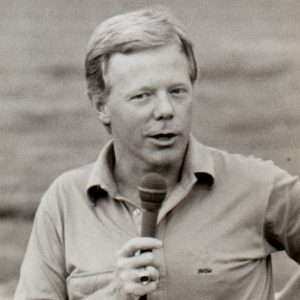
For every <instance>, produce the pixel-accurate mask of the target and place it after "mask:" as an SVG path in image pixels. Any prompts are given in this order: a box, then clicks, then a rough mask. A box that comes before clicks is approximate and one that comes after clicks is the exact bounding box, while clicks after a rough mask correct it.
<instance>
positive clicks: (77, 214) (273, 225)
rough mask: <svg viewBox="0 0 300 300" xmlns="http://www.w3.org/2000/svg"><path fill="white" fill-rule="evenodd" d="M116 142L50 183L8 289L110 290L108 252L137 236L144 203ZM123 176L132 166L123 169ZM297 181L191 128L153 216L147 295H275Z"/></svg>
mask: <svg viewBox="0 0 300 300" xmlns="http://www.w3.org/2000/svg"><path fill="white" fill-rule="evenodd" d="M113 166H114V154H113V142H112V141H110V142H109V143H108V144H107V145H106V146H105V147H104V149H103V150H102V151H101V153H100V156H99V158H98V160H97V161H96V162H95V163H93V164H91V165H88V166H84V167H82V168H79V169H76V170H72V171H68V172H66V173H65V174H63V175H61V176H60V177H59V178H58V179H57V180H55V182H54V183H53V184H52V185H51V186H50V188H49V189H48V191H47V192H46V193H45V195H44V196H43V198H42V200H41V203H40V205H39V208H38V211H37V213H36V216H35V220H34V225H33V229H32V233H31V237H30V240H29V243H28V248H27V251H26V254H25V258H24V261H23V264H22V267H21V274H20V280H19V284H18V287H17V290H16V294H15V299H16V300H23V299H31V300H32V299H55V300H59V299H70V300H77V299H87V300H88V299H90V300H93V299H110V300H111V299H112V300H114V299H117V296H116V295H113V294H111V291H110V289H109V288H108V285H109V283H110V281H111V280H112V278H113V272H114V267H115V264H116V257H115V253H116V252H117V250H118V249H120V248H121V247H122V246H123V245H124V243H125V242H126V241H128V240H129V239H131V238H133V237H136V236H139V234H140V230H141V207H140V206H138V205H136V204H135V203H134V202H133V201H131V200H130V199H125V198H124V197H122V196H121V195H120V194H119V193H118V190H117V186H116V183H115V181H114V177H113ZM128 176H130V174H128ZM299 215H300V183H299V181H298V179H297V177H293V176H291V175H289V174H288V173H287V172H285V171H284V170H282V169H280V168H279V167H277V166H275V165H274V164H273V162H271V161H262V160H260V159H257V158H254V157H244V156H242V155H237V154H229V153H227V152H224V151H221V150H217V149H213V148H210V147H207V146H204V145H202V144H200V143H199V142H198V141H196V140H195V138H194V137H192V136H191V138H190V141H189V145H188V149H187V152H186V155H185V159H184V162H183V168H182V171H181V176H180V180H179V182H178V184H177V186H176V188H175V189H174V190H173V192H171V193H170V195H168V196H167V198H166V199H165V200H164V202H163V204H162V207H161V209H160V211H159V216H158V220H157V235H156V236H157V238H159V239H161V240H162V241H163V247H162V249H158V250H155V251H154V254H155V256H156V257H157V259H158V260H159V261H160V264H161V268H160V270H159V271H160V280H159V285H158V289H157V290H156V291H155V292H153V293H151V294H149V295H148V298H147V299H148V300H161V299H167V300H171V299H172V300H173V299H185V300H189V299H207V300H224V299H226V300H227V299H230V300H246V299H248V300H249V299H251V300H272V299H274V291H273V283H272V261H271V256H270V255H271V254H272V253H273V252H275V251H279V250H285V251H286V252H287V254H288V255H289V256H290V257H291V258H293V259H294V260H295V261H297V262H298V263H300V218H299Z"/></svg>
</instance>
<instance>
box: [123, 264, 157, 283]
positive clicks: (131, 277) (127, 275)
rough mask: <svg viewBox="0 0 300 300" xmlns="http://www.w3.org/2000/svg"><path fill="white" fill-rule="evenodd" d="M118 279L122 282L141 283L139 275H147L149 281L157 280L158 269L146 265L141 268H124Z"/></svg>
mask: <svg viewBox="0 0 300 300" xmlns="http://www.w3.org/2000/svg"><path fill="white" fill-rule="evenodd" d="M119 276H120V279H121V280H122V281H123V282H126V281H132V282H136V283H141V280H140V278H141V276H147V277H149V280H150V281H158V280H159V271H158V269H156V268H154V267H152V266H148V267H145V268H141V269H128V270H124V271H123V272H121V273H120V274H119Z"/></svg>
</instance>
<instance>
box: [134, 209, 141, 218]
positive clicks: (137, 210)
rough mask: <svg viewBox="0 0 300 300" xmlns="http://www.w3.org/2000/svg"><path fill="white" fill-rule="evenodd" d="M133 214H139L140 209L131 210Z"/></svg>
mask: <svg viewBox="0 0 300 300" xmlns="http://www.w3.org/2000/svg"><path fill="white" fill-rule="evenodd" d="M133 214H134V215H135V216H139V215H140V214H141V210H140V209H139V208H136V209H135V210H134V211H133Z"/></svg>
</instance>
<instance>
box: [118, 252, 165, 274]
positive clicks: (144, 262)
mask: <svg viewBox="0 0 300 300" xmlns="http://www.w3.org/2000/svg"><path fill="white" fill-rule="evenodd" d="M146 266H153V267H155V268H157V269H159V268H160V264H159V262H158V260H157V259H156V257H155V255H154V254H153V253H152V252H144V253H142V254H140V255H136V256H131V257H122V258H119V259H118V261H117V265H116V268H117V269H118V270H126V269H140V268H143V267H146Z"/></svg>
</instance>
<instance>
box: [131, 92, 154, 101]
mask: <svg viewBox="0 0 300 300" xmlns="http://www.w3.org/2000/svg"><path fill="white" fill-rule="evenodd" d="M150 96H151V94H150V93H139V94H136V95H134V96H132V97H131V98H130V100H146V99H148V98H149V97H150Z"/></svg>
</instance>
